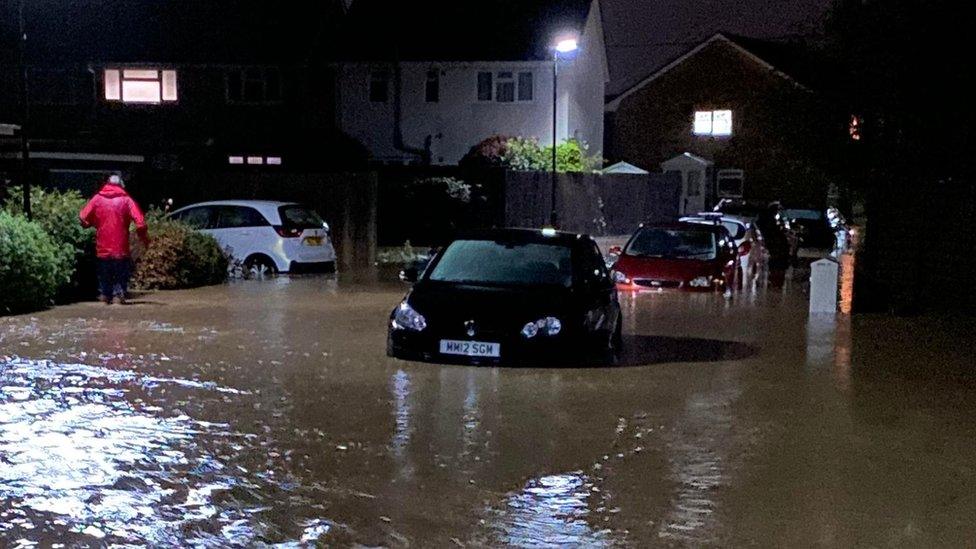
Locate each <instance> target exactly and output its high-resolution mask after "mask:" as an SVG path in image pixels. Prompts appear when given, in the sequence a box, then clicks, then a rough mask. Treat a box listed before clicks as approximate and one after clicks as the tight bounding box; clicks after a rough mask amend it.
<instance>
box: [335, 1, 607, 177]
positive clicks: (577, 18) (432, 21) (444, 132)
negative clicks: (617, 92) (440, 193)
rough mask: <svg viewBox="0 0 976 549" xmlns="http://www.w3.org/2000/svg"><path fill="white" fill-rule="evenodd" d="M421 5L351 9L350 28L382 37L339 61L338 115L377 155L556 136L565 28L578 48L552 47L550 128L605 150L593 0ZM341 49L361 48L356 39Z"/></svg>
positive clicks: (601, 59) (401, 159)
mask: <svg viewBox="0 0 976 549" xmlns="http://www.w3.org/2000/svg"><path fill="white" fill-rule="evenodd" d="M399 4H411V6H410V7H409V11H402V12H401V11H397V7H396V6H397V5H399ZM417 4H418V3H407V2H401V3H394V4H382V5H383V7H384V9H382V10H380V9H376V8H377V6H376V5H370V0H355V1H354V2H353V4H352V7H351V8H350V20H352V21H353V22H354V23H353V24H352V25H351V28H352V29H357V30H351V31H350V32H353V33H359V34H361V35H362V36H360V40H364V41H371V40H376V41H378V42H379V44H370V46H371V47H367V48H366V51H368V52H369V53H368V54H365V56H364V55H363V54H361V53H359V55H360V56H361V57H365V58H363V59H361V60H358V61H352V62H345V63H340V64H338V65H337V67H336V117H337V122H338V125H339V129H340V130H342V131H343V132H345V133H346V134H348V135H350V136H352V137H354V138H356V139H358V140H359V141H361V142H362V143H363V144H364V145H365V146H366V148H367V149H368V150H369V152H370V154H371V156H372V158H373V159H374V160H376V161H379V162H391V163H421V162H426V161H429V162H430V163H432V164H456V163H457V162H458V161H459V160H460V159H461V158H462V157H463V156H464V155H465V154H466V153H467V152H468V150H469V149H470V148H471V147H472V146H473V145H475V144H477V143H478V142H480V141H481V140H483V139H485V138H487V137H490V136H492V135H506V136H522V137H530V138H535V139H538V140H539V142H540V143H541V144H543V145H547V144H550V143H552V125H553V106H552V105H553V63H554V62H555V61H554V55H555V49H554V48H553V46H554V45H555V43H556V41H557V40H561V39H564V38H566V37H570V36H571V37H572V38H575V39H576V40H577V42H578V49H577V50H576V51H575V52H573V53H567V54H563V53H560V54H558V67H557V68H558V78H557V83H558V86H557V102H556V104H557V107H556V114H557V116H556V138H557V140H558V141H560V142H561V141H563V140H565V139H568V138H576V139H579V140H580V141H583V142H584V143H586V144H587V145H588V146H589V147H590V150H591V152H594V153H600V152H602V147H603V109H604V91H605V86H606V84H607V81H608V78H609V73H608V69H607V59H606V48H605V45H604V37H603V22H602V19H601V14H600V4H599V0H550V1H549V2H545V4H547V5H546V6H545V7H543V8H539V6H538V4H539V3H536V2H490V1H489V2H483V3H480V4H478V5H477V6H472V5H468V3H466V2H456V1H455V2H453V3H445V2H438V1H433V2H429V3H422V4H423V5H422V6H417ZM492 4H497V5H492ZM530 4H531V5H534V7H528V5H530ZM357 8H359V9H360V10H361V11H360V12H359V13H356V9H357ZM404 9H405V10H406V8H404ZM433 10H438V11H439V13H437V14H431V13H427V12H430V11H433ZM391 18H393V19H396V21H393V22H391V21H389V20H390V19H391ZM357 19H359V24H358V25H356V23H355V22H356V20H357ZM384 23H386V24H384ZM391 23H392V24H391ZM376 37H380V38H378V39H377V38H376ZM348 47H349V48H350V51H351V52H362V51H363V50H362V48H361V47H359V45H356V40H355V37H353V39H352V40H351V44H349V45H348ZM355 48H359V49H358V50H356V49H355Z"/></svg>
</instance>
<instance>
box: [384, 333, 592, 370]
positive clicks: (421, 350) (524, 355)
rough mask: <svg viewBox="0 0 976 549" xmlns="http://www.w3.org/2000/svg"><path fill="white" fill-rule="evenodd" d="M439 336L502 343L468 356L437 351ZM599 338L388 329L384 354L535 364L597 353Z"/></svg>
mask: <svg viewBox="0 0 976 549" xmlns="http://www.w3.org/2000/svg"><path fill="white" fill-rule="evenodd" d="M441 339H454V340H457V339H462V340H467V339H470V340H476V341H486V342H491V343H498V344H499V345H501V349H500V353H499V356H498V357H469V356H463V355H451V354H443V353H441V352H440V341H441ZM603 350H605V349H603V347H602V346H601V345H600V342H599V340H598V338H594V337H582V338H581V337H572V336H570V335H568V334H560V335H559V336H557V337H540V338H539V339H532V340H526V339H523V338H504V339H498V338H491V337H485V338H478V337H474V338H459V337H457V336H456V335H444V336H443V337H441V336H440V335H436V334H425V333H417V332H411V331H409V330H393V329H391V330H390V331H389V333H388V336H387V343H386V354H387V355H388V356H391V357H393V358H399V359H402V360H412V361H418V362H434V363H439V364H467V365H519V364H526V365H536V364H552V363H559V362H560V361H562V362H564V363H565V361H567V360H571V359H578V358H579V357H580V355H581V353H583V354H584V356H589V355H591V354H593V355H597V354H599V352H600V351H603Z"/></svg>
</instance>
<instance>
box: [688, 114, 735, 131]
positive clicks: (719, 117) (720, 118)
mask: <svg viewBox="0 0 976 549" xmlns="http://www.w3.org/2000/svg"><path fill="white" fill-rule="evenodd" d="M693 131H694V133H695V135H709V136H712V137H728V136H730V135H732V111H728V110H724V111H696V112H695V123H694V129H693Z"/></svg>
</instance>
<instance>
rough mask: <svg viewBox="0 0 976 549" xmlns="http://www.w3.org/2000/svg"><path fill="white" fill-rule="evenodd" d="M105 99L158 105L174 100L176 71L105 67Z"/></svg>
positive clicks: (175, 95)
mask: <svg viewBox="0 0 976 549" xmlns="http://www.w3.org/2000/svg"><path fill="white" fill-rule="evenodd" d="M103 74H104V88H105V90H104V91H105V100H106V101H112V102H121V103H143V104H151V105H158V104H160V103H172V102H175V101H176V97H177V93H176V71H174V70H157V69H105V72H104V73H103Z"/></svg>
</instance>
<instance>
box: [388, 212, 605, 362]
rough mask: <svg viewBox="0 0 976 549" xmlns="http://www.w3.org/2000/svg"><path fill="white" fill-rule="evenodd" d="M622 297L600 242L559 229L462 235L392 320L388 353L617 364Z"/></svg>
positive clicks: (441, 359)
mask: <svg viewBox="0 0 976 549" xmlns="http://www.w3.org/2000/svg"><path fill="white" fill-rule="evenodd" d="M621 340H622V338H621V314H620V305H619V303H618V302H617V290H616V288H615V286H614V283H613V280H612V279H611V277H610V273H609V272H608V270H607V267H606V264H605V263H604V259H603V255H602V254H601V253H600V249H599V247H597V245H596V243H595V242H594V241H593V239H592V238H590V237H588V236H582V235H577V234H571V233H565V232H557V231H554V230H551V229H543V230H541V231H540V230H529V229H497V230H489V231H482V232H473V233H469V234H464V235H460V236H458V237H457V238H455V239H454V240H453V241H451V242H450V243H449V244H448V245H447V246H445V247H444V248H443V249H442V251H440V252H439V253H438V254H437V255H436V256H435V257H434V258H433V260H432V261H431V262H430V264H429V265H428V266H427V267H426V268H425V269H424V270H423V273H421V274H420V275H419V277H418V279H417V280H416V283H415V284H414V286H413V288H412V289H411V290H410V292H409V293H408V294H407V296H406V297H405V298H404V299H403V301H402V302H401V303H400V304H399V305H397V307H396V308H395V309H394V310H393V312H392V314H391V315H390V328H389V336H388V339H387V354H389V355H390V356H393V357H397V358H403V359H408V360H424V361H432V362H462V363H470V364H493V363H500V362H506V363H509V362H548V361H550V360H552V359H559V358H565V357H577V356H580V354H581V353H586V354H587V355H588V356H594V357H598V358H601V359H604V358H605V359H610V360H611V361H613V360H615V358H616V355H617V353H618V352H619V350H620V346H621Z"/></svg>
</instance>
